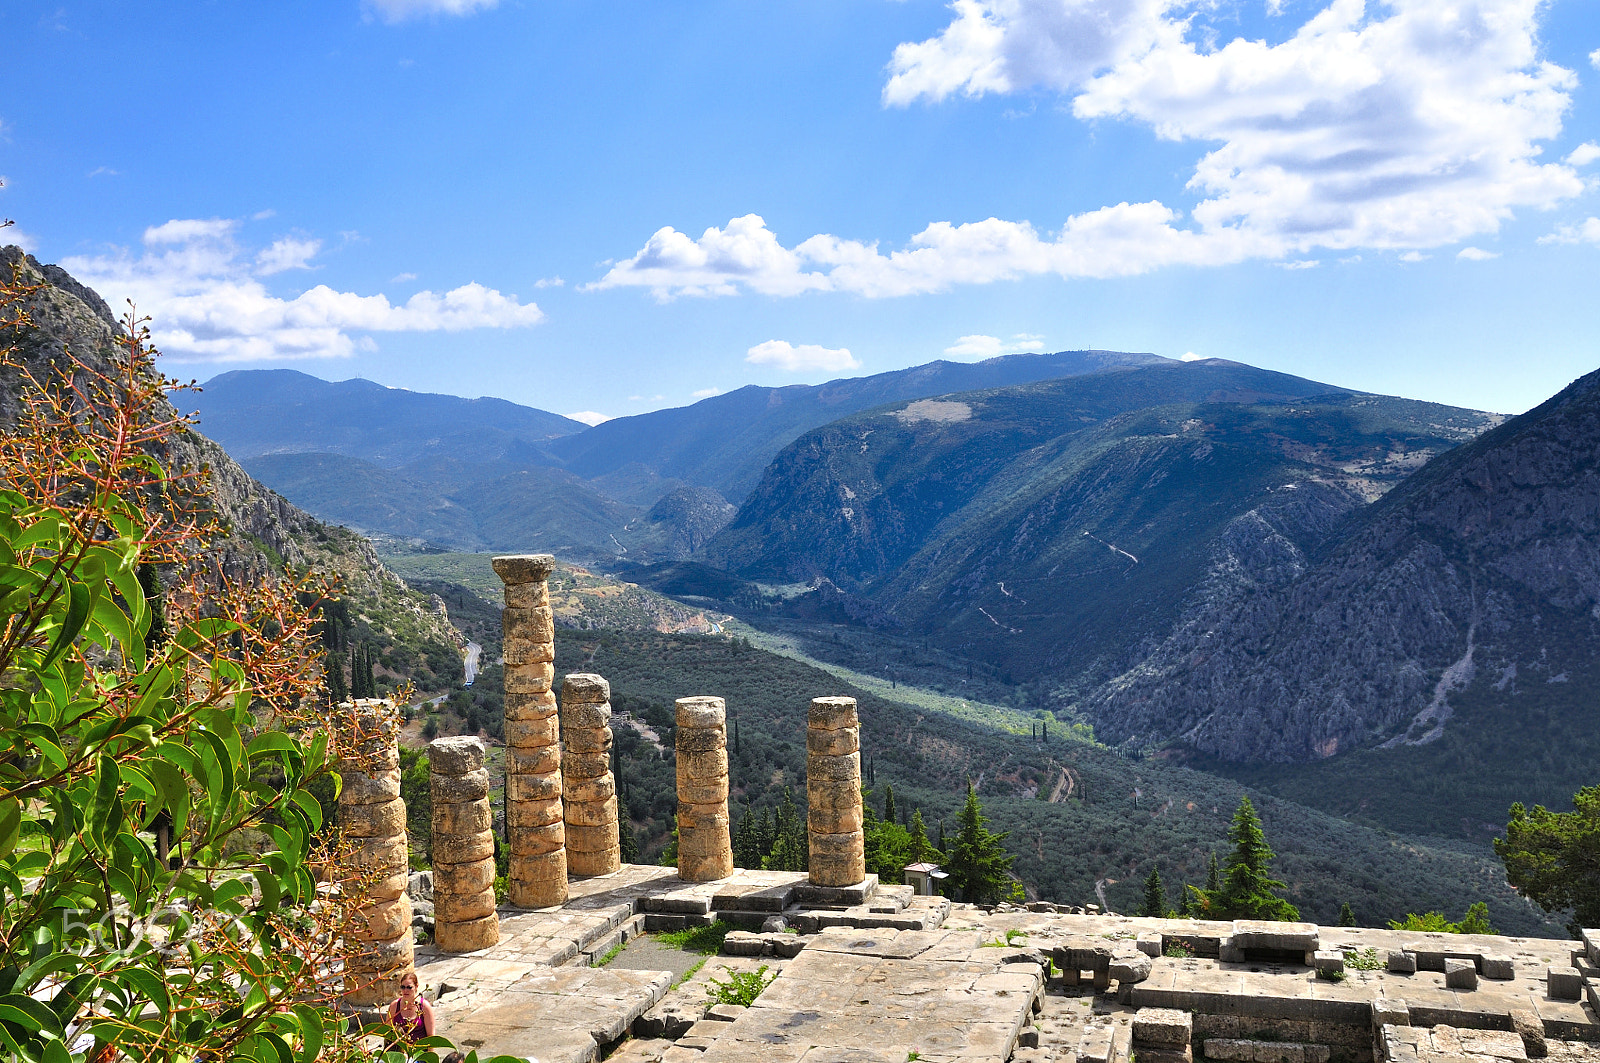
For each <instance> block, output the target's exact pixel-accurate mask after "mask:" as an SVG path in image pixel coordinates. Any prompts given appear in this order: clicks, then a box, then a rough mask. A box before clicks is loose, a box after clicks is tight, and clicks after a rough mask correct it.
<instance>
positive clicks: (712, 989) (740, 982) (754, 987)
mask: <svg viewBox="0 0 1600 1063" xmlns="http://www.w3.org/2000/svg"><path fill="white" fill-rule="evenodd" d="M722 969H723V970H724V971H727V972H728V977H727V980H726V981H718V979H717V977H716V976H715V975H712V976H711V983H710V984H709V985H707V986H706V995H707V996H709V997H711V998H712V999H713V1000H715V1001H716V1002H717V1003H718V1004H737V1005H739V1006H740V1007H744V1008H748V1007H749V1006H750V1005H751V1004H754V1003H755V1002H756V997H759V996H760V995H761V991H762V990H763V989H765V988H767V986H769V985H771V984H772V980H773V979H774V978H776V977H778V972H776V971H773V972H772V973H771V974H768V973H767V970H768V968H767V965H766V964H764V963H763V964H762V965H761V966H760V967H757V968H756V969H755V970H753V971H735V970H734V969H733V968H732V967H723V968H722Z"/></svg>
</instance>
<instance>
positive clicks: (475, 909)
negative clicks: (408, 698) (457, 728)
mask: <svg viewBox="0 0 1600 1063" xmlns="http://www.w3.org/2000/svg"><path fill="white" fill-rule="evenodd" d="M483 754H484V745H483V740H482V739H480V738H475V737H474V738H469V737H466V736H462V737H459V738H439V739H435V740H434V742H433V744H432V745H430V746H429V747H428V764H429V767H430V768H431V771H430V773H429V776H428V784H429V790H430V792H431V794H432V798H433V919H434V927H433V941H434V944H436V945H438V946H439V949H440V951H441V952H473V951H476V950H477V949H486V948H488V947H489V946H490V945H493V944H495V943H497V942H498V941H499V940H500V916H499V913H497V912H496V911H495V900H494V825H493V823H494V821H493V818H492V816H491V815H490V812H489V772H488V769H486V768H485V767H484V766H483Z"/></svg>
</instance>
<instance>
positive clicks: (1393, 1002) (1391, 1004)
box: [1372, 997, 1411, 1030]
mask: <svg viewBox="0 0 1600 1063" xmlns="http://www.w3.org/2000/svg"><path fill="white" fill-rule="evenodd" d="M1410 1025H1411V1009H1410V1008H1408V1007H1406V1002H1405V1001H1403V1000H1401V999H1399V998H1398V997H1378V998H1377V999H1376V1000H1374V1001H1373V1002H1372V1026H1373V1029H1375V1030H1381V1029H1383V1027H1385V1026H1410Z"/></svg>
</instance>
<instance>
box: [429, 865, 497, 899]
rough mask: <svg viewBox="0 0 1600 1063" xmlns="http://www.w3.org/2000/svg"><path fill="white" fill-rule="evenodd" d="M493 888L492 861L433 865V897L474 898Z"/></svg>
mask: <svg viewBox="0 0 1600 1063" xmlns="http://www.w3.org/2000/svg"><path fill="white" fill-rule="evenodd" d="M493 887H494V861H493V860H477V861H474V862H473V863H470V864H435V865H434V868H433V889H434V896H435V897H437V896H438V895H439V894H445V893H447V894H449V895H450V896H452V897H474V896H477V895H478V894H480V893H482V892H483V891H484V890H486V889H492V888H493Z"/></svg>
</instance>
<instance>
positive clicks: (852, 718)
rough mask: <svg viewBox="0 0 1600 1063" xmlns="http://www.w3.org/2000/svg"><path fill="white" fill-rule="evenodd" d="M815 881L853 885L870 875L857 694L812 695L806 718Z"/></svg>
mask: <svg viewBox="0 0 1600 1063" xmlns="http://www.w3.org/2000/svg"><path fill="white" fill-rule="evenodd" d="M806 804H807V807H808V811H807V816H806V819H807V822H806V826H807V831H806V833H807V835H808V837H809V840H810V843H811V863H810V874H811V882H812V884H813V885H816V886H854V885H855V884H856V883H858V882H861V881H862V880H863V879H865V878H866V877H867V863H866V851H865V842H866V836H865V835H864V834H863V832H862V825H861V723H860V720H859V719H858V717H857V716H856V699H855V698H813V699H812V701H811V712H810V714H809V715H808V717H807V720H806Z"/></svg>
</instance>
